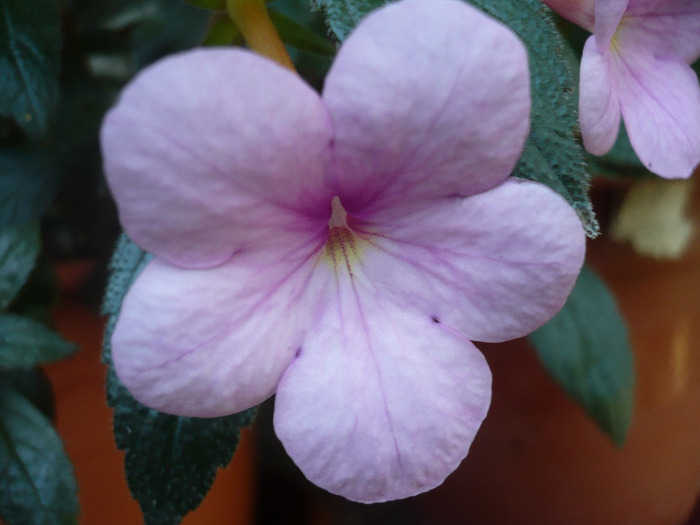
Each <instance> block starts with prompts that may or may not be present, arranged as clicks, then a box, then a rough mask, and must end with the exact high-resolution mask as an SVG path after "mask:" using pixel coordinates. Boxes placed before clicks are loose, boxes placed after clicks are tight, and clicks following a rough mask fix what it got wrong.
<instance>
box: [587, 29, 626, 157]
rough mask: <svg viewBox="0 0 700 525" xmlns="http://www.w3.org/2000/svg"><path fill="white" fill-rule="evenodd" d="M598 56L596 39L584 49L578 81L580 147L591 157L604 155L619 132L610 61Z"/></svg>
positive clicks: (614, 79)
mask: <svg viewBox="0 0 700 525" xmlns="http://www.w3.org/2000/svg"><path fill="white" fill-rule="evenodd" d="M604 51H605V52H603V53H601V52H600V51H599V49H598V44H597V41H596V39H595V36H590V37H589V38H588V40H586V44H585V46H584V47H583V55H582V57H581V78H580V81H579V93H580V94H579V110H578V112H579V123H580V125H581V136H582V137H583V145H584V147H585V148H586V150H588V151H589V152H591V153H593V154H594V155H605V154H606V153H607V152H608V151H610V148H612V147H613V145H614V144H615V139H617V134H618V132H619V131H620V101H619V98H618V93H617V85H616V77H615V76H614V75H613V72H612V68H613V65H612V62H611V61H612V58H611V54H610V52H609V51H608V50H607V49H606V50H604Z"/></svg>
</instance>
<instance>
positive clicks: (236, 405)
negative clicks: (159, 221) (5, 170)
mask: <svg viewBox="0 0 700 525" xmlns="http://www.w3.org/2000/svg"><path fill="white" fill-rule="evenodd" d="M317 248H318V239H316V240H313V239H309V240H308V242H307V244H306V245H305V246H304V247H303V248H301V249H297V250H291V251H289V252H288V253H284V252H281V251H280V253H278V254H277V255H278V256H276V257H272V256H270V257H265V258H261V257H260V256H259V255H257V254H242V255H237V256H236V257H235V258H234V259H232V260H231V261H229V262H227V263H225V264H224V265H222V266H218V267H216V268H213V269H203V270H183V269H180V268H178V267H175V266H173V265H170V264H169V263H167V262H164V261H163V260H161V259H158V258H156V259H154V260H153V261H151V262H150V263H149V264H148V265H147V266H146V268H145V269H144V270H143V272H142V273H141V274H140V275H139V277H138V278H137V280H136V281H135V283H134V285H133V286H132V288H131V289H130V290H129V292H128V294H127V296H126V298H125V299H124V302H123V304H122V310H121V314H120V316H119V320H118V322H117V325H116V328H115V330H114V335H113V337H112V355H113V359H114V365H115V369H116V372H117V375H118V376H119V378H120V379H121V381H122V382H123V383H124V385H125V386H126V387H127V388H128V389H129V391H130V392H131V393H132V394H133V395H134V397H135V398H136V399H137V400H139V401H140V402H141V403H143V404H145V405H147V406H149V407H152V408H155V409H157V410H160V411H162V412H167V413H172V414H178V415H183V416H197V417H214V416H223V415H227V414H232V413H234V412H238V411H241V410H244V409H246V408H249V407H251V406H255V405H257V404H258V403H261V402H262V401H264V400H265V399H266V398H268V397H270V396H271V395H272V394H273V393H274V391H275V388H276V387H277V383H278V381H279V379H280V377H281V376H282V373H283V372H284V370H285V369H286V368H287V366H288V365H289V363H290V362H291V361H292V359H293V358H294V355H295V353H296V351H297V350H298V349H299V348H300V347H301V344H302V341H303V340H304V336H305V333H306V332H307V331H308V329H309V328H310V327H312V326H314V324H315V323H316V322H317V317H318V315H319V312H318V311H317V307H316V305H317V304H318V303H319V301H320V295H318V294H317V293H316V290H314V288H313V286H311V285H308V282H309V275H310V274H311V272H312V270H313V266H314V264H315V260H316V259H317V252H318V250H317ZM307 285H308V286H307Z"/></svg>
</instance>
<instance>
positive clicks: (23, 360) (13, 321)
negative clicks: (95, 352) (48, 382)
mask: <svg viewBox="0 0 700 525" xmlns="http://www.w3.org/2000/svg"><path fill="white" fill-rule="evenodd" d="M75 350H76V346H75V345H74V344H72V343H68V342H66V341H65V340H64V339H63V338H62V337H61V336H59V335H58V334H57V333H55V332H53V331H51V330H49V329H48V328H46V326H44V325H43V324H41V323H38V322H37V321H34V320H32V319H29V318H27V317H21V316H19V315H15V314H7V313H4V314H0V368H30V367H33V366H36V365H38V364H41V363H48V362H51V361H58V360H59V359H63V358H65V357H68V356H69V355H71V354H72V353H73V352H75Z"/></svg>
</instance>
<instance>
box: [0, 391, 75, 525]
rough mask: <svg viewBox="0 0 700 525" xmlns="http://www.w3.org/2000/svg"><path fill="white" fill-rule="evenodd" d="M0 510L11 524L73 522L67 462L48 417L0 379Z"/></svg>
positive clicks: (72, 490)
mask: <svg viewBox="0 0 700 525" xmlns="http://www.w3.org/2000/svg"><path fill="white" fill-rule="evenodd" d="M0 472H1V473H2V476H0V516H2V519H3V520H4V521H5V522H6V523H8V524H11V525H70V524H75V523H77V516H78V498H77V495H76V493H77V487H76V483H75V479H74V477H73V468H72V466H71V463H70V460H69V459H68V456H67V455H66V453H65V451H64V450H63V444H62V443H61V439H60V438H59V437H58V435H57V434H56V432H55V431H54V429H53V427H52V426H51V424H50V423H49V421H48V420H47V419H46V418H45V417H44V416H43V415H42V414H41V412H39V411H38V410H37V409H36V407H35V406H34V405H33V404H32V403H30V402H29V401H28V400H27V399H25V398H24V397H22V396H21V395H20V394H19V393H17V392H16V391H14V390H13V389H11V388H8V387H6V386H5V387H3V386H1V385H0Z"/></svg>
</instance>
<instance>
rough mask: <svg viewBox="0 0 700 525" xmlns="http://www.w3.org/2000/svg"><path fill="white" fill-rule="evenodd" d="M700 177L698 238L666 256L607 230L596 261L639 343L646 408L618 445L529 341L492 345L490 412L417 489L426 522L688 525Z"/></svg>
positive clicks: (696, 440) (696, 469) (699, 447)
mask: <svg viewBox="0 0 700 525" xmlns="http://www.w3.org/2000/svg"><path fill="white" fill-rule="evenodd" d="M699 190H700V185H696V191H695V199H694V203H695V208H694V214H695V216H694V219H695V224H696V226H697V227H696V230H695V233H694V237H693V240H692V244H691V246H690V249H689V250H688V251H687V253H686V254H685V255H684V256H683V258H682V259H681V260H677V261H671V262H660V261H657V260H653V259H650V258H646V257H642V256H639V255H637V254H635V253H634V252H633V251H632V249H631V248H629V247H628V246H625V245H620V244H616V243H613V242H612V241H610V240H608V239H607V238H605V237H603V238H602V239H600V240H595V241H591V242H590V243H589V262H590V263H591V264H592V265H593V267H594V268H595V269H596V270H597V271H598V273H599V274H600V275H601V277H602V278H603V279H604V280H605V281H606V282H607V283H608V284H609V286H610V288H611V289H612V290H613V292H614V294H615V296H616V298H617V300H618V303H619V306H620V308H621V311H622V312H623V315H624V317H625V318H626V320H627V322H628V326H629V330H630V337H631V342H632V346H633V348H634V352H635V360H636V363H635V367H636V374H637V391H636V398H635V414H634V419H633V423H632V426H631V428H630V431H629V434H628V439H627V442H626V443H625V444H624V446H623V447H622V448H621V449H616V448H615V447H614V446H613V445H612V444H611V443H610V441H609V440H608V439H607V438H606V437H605V436H604V435H603V434H602V433H601V432H600V431H599V430H598V429H597V427H596V426H595V425H594V424H593V423H592V422H591V421H590V420H589V419H588V418H587V417H586V416H585V415H584V414H583V413H582V411H581V410H580V409H579V408H578V407H577V406H576V405H575V404H574V403H573V402H571V401H570V400H569V399H568V398H567V397H566V396H565V395H564V394H563V393H562V391H561V389H560V388H559V387H558V386H557V385H556V384H554V383H553V382H552V381H551V380H550V379H549V378H548V377H547V376H546V374H545V372H544V371H543V369H542V367H541V366H540V364H539V362H538V360H537V358H536V356H535V354H534V351H533V350H532V348H530V347H529V346H528V344H527V343H526V342H525V341H524V340H520V341H514V342H510V343H506V344H502V345H483V350H484V353H485V355H486V357H487V359H488V361H489V364H490V366H491V368H492V370H493V376H494V393H493V403H492V407H491V410H490V412H489V415H488V417H487V419H486V421H485V423H484V425H483V427H482V429H481V430H480V432H479V433H478V435H477V438H476V440H475V442H474V444H473V447H472V450H471V451H470V453H469V455H468V456H467V459H466V460H465V461H464V462H463V464H462V466H461V467H460V468H459V469H458V470H457V472H455V473H454V474H453V475H452V476H451V477H450V478H448V480H447V481H446V482H445V484H444V485H443V486H442V487H440V488H438V489H436V490H435V491H433V492H431V493H428V494H425V495H423V496H420V497H418V498H415V500H414V504H415V505H416V506H417V507H418V508H419V509H420V510H421V511H422V512H423V517H424V523H427V524H436V525H437V524H439V525H450V524H459V525H464V524H465V523H474V524H478V525H488V524H498V525H510V524H518V525H528V524H532V525H535V524H536V525H625V524H629V525H679V524H681V523H683V522H684V520H686V519H687V517H688V515H689V513H690V512H691V510H692V508H693V504H694V501H695V499H696V496H697V494H698V491H699V490H700V234H699V232H698V230H699V229H700V206H698V204H700V191H699Z"/></svg>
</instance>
